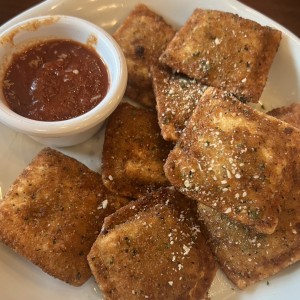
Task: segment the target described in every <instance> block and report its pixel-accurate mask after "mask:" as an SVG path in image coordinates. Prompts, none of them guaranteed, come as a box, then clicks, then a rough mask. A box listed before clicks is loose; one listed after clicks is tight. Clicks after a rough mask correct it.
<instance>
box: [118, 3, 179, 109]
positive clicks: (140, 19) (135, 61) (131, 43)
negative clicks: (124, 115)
mask: <svg viewBox="0 0 300 300" xmlns="http://www.w3.org/2000/svg"><path fill="white" fill-rule="evenodd" d="M174 34H175V30H174V29H173V28H172V27H171V26H170V25H168V24H167V23H166V22H165V20H164V19H163V18H162V17H161V16H159V15H157V14H156V13H155V12H153V11H151V10H150V9H149V8H148V7H147V6H145V5H144V4H138V5H136V6H135V8H134V9H133V11H132V12H131V13H130V15H129V16H128V17H127V19H126V20H125V21H124V23H123V24H122V25H121V27H120V28H119V29H118V30H117V31H116V32H115V34H114V35H113V36H114V38H115V39H116V41H117V42H118V44H119V45H120V47H121V48H122V50H123V53H124V55H125V57H126V61H127V67H128V86H127V89H126V95H127V96H128V97H130V98H131V99H132V100H134V101H137V102H139V103H141V104H144V105H146V106H150V107H155V97H154V93H153V89H152V84H151V78H150V66H151V65H152V64H156V63H157V62H158V58H159V56H160V55H161V53H162V51H163V50H164V49H165V47H166V46H167V44H168V42H169V41H170V40H171V39H172V37H173V36H174Z"/></svg>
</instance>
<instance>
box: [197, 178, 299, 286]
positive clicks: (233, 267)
mask: <svg viewBox="0 0 300 300" xmlns="http://www.w3.org/2000/svg"><path fill="white" fill-rule="evenodd" d="M299 183H300V182H299V181H298V183H297V185H295V187H296V188H294V189H293V191H292V192H291V193H290V194H289V195H288V197H287V198H286V199H285V200H284V203H283V205H282V211H281V213H280V215H279V221H278V226H277V228H276V230H275V232H274V233H272V234H259V233H257V232H255V231H254V230H251V229H249V228H248V227H246V226H243V225H241V224H239V223H237V222H234V221H232V220H230V219H229V218H228V216H226V215H225V214H221V213H219V212H217V211H216V210H214V209H211V208H209V207H207V206H205V205H203V204H200V203H199V214H200V216H201V219H202V220H203V221H204V223H205V226H206V228H207V234H208V237H209V241H210V245H211V248H212V250H213V252H214V254H215V256H216V257H217V260H218V262H219V266H220V267H221V269H222V270H223V272H224V273H225V274H226V275H227V276H228V278H229V279H230V280H231V281H232V282H233V283H234V284H235V285H236V286H238V287H239V288H240V289H243V288H245V287H247V286H249V285H251V284H253V283H255V282H257V281H260V280H263V279H266V278H268V277H270V276H272V275H274V274H276V273H278V272H279V271H281V270H282V269H284V268H286V267H288V266H289V265H291V264H294V263H296V262H297V261H299V260H300V190H299Z"/></svg>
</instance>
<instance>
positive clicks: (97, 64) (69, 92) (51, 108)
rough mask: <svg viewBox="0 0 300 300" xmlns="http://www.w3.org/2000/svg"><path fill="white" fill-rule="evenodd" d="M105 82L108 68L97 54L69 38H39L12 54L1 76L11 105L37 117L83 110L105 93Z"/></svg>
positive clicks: (73, 114)
mask: <svg viewBox="0 0 300 300" xmlns="http://www.w3.org/2000/svg"><path fill="white" fill-rule="evenodd" d="M108 86H109V79H108V73H107V69H106V66H105V65H104V63H103V61H102V59H101V58H100V57H99V56H98V54H97V53H96V52H95V51H94V50H93V49H90V48H88V47H87V46H85V45H83V44H80V43H77V42H74V41H70V40H51V41H46V42H41V43H39V44H35V45H33V46H31V47H30V48H28V49H26V50H25V51H23V52H21V53H18V54H15V56H14V57H13V59H12V61H11V63H10V65H9V67H8V69H7V71H6V73H5V76H4V80H3V92H4V97H5V99H6V101H7V103H8V105H9V106H10V108H11V109H12V110H13V111H14V112H16V113H17V114H19V115H21V116H24V117H27V118H30V119H34V120H40V121H60V120H67V119H71V118H74V117H77V116H79V115H82V114H84V113H86V112H87V111H89V110H91V109H92V108H94V107H95V106H96V105H97V104H98V103H99V102H100V101H101V100H102V99H103V98H104V97H105V95H106V93H107V90H108Z"/></svg>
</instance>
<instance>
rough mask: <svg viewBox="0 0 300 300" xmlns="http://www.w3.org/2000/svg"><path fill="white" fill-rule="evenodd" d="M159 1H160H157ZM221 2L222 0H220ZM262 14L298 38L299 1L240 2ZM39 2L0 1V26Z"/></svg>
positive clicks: (32, 0)
mask: <svg viewBox="0 0 300 300" xmlns="http://www.w3.org/2000/svg"><path fill="white" fill-rule="evenodd" d="M157 1H160V0H157ZM220 1H222V0H220ZM240 1H241V2H243V3H245V4H247V5H248V6H250V7H252V8H254V9H256V10H258V11H260V12H262V13H263V14H265V15H266V16H268V17H270V18H272V19H273V20H275V21H277V22H278V23H280V24H281V25H283V26H285V27H286V28H288V29H289V30H290V31H292V32H293V33H295V34H296V35H297V36H298V37H300V1H299V0H240ZM40 2H42V1H41V0H15V1H14V0H0V24H3V23H4V22H6V21H7V20H9V19H11V18H12V17H14V16H16V15H17V14H19V13H20V12H22V11H24V10H26V9H27V8H30V7H32V6H34V5H36V4H38V3H40Z"/></svg>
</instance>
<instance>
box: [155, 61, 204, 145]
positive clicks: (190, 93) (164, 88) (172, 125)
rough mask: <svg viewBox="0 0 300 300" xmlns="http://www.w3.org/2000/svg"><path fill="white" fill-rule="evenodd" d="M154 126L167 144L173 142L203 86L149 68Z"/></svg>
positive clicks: (202, 90)
mask: <svg viewBox="0 0 300 300" xmlns="http://www.w3.org/2000/svg"><path fill="white" fill-rule="evenodd" d="M151 76H152V82H153V89H154V93H155V98H156V108H157V114H158V123H159V126H160V128H161V134H162V136H163V138H164V139H165V140H167V141H177V139H178V138H179V136H180V134H181V131H182V130H183V129H184V127H185V126H186V123H187V121H188V119H189V118H190V116H191V114H192V112H193V110H194V109H195V107H196V105H197V103H198V102H199V100H200V98H201V96H202V95H203V93H204V91H205V89H206V88H207V86H205V85H203V84H201V83H199V82H197V81H196V80H194V79H190V78H188V77H186V76H184V75H182V74H178V73H174V72H173V71H172V70H171V69H169V68H163V67H162V66H159V65H155V66H152V67H151Z"/></svg>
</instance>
